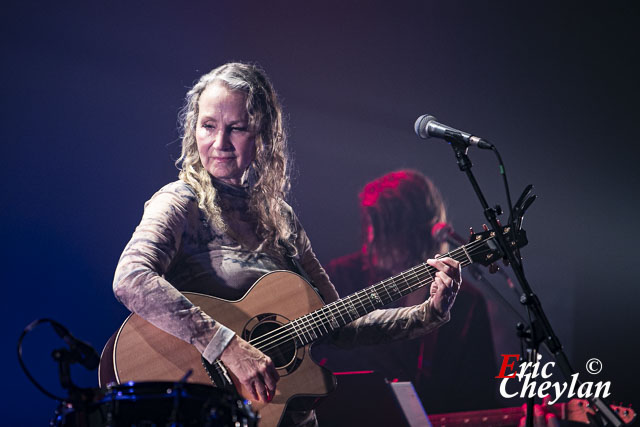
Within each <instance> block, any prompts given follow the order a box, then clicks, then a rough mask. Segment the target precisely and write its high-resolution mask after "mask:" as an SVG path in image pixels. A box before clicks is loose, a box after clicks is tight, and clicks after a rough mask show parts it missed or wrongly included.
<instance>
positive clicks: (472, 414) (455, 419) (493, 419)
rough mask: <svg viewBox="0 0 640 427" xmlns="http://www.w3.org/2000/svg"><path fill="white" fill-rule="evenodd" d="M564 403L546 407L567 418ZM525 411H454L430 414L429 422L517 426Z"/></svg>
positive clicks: (436, 426)
mask: <svg viewBox="0 0 640 427" xmlns="http://www.w3.org/2000/svg"><path fill="white" fill-rule="evenodd" d="M565 405H566V404H564V403H557V404H555V405H553V406H548V407H546V409H545V410H546V411H547V412H553V414H554V415H555V416H556V417H558V418H559V419H566V416H565ZM524 415H525V412H524V410H523V409H522V407H515V408H503V409H489V410H483V411H469V412H452V413H449V414H434V415H429V422H431V425H432V426H433V427H445V426H447V427H463V426H464V427H468V426H476V425H486V426H516V425H518V424H519V422H520V419H522V417H524Z"/></svg>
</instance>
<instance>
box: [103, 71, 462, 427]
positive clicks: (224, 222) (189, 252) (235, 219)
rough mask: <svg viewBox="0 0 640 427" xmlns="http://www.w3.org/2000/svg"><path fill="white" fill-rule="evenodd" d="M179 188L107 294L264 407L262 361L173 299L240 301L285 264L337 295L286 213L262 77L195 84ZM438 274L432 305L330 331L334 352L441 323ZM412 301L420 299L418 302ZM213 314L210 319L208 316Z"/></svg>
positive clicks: (446, 269) (138, 239)
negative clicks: (226, 374) (220, 366)
mask: <svg viewBox="0 0 640 427" xmlns="http://www.w3.org/2000/svg"><path fill="white" fill-rule="evenodd" d="M182 124H183V138H182V154H181V156H180V159H179V161H178V166H179V168H180V173H179V180H177V181H175V182H172V183H170V184H168V185H166V186H164V187H163V188H161V189H160V190H159V191H158V192H157V193H156V194H155V195H153V197H152V198H151V199H150V200H149V201H148V202H147V203H146V204H145V209H144V214H143V217H142V220H141V222H140V224H139V225H138V227H137V228H136V230H135V232H134V233H133V236H132V238H131V240H130V242H129V243H128V244H127V246H126V247H125V249H124V252H123V253H122V256H121V257H120V261H119V263H118V267H117V269H116V273H115V278H114V282H113V287H114V291H115V295H116V297H117V298H118V299H119V300H120V301H121V302H122V303H123V304H124V305H125V306H127V308H129V309H130V310H131V311H133V312H135V313H137V314H138V315H140V316H141V317H142V318H144V319H146V320H148V321H149V322H150V323H152V324H153V325H155V326H156V327H158V328H160V329H162V330H164V331H165V332H168V333H170V334H172V335H174V336H176V337H178V338H180V339H182V340H184V341H186V342H188V343H190V344H193V346H194V347H195V348H196V349H197V350H198V351H199V352H200V353H201V354H202V356H203V357H204V358H205V359H206V360H208V361H209V362H211V363H212V362H214V361H215V360H217V359H220V360H221V361H222V362H223V363H224V365H225V366H226V368H227V370H229V371H230V372H231V373H232V374H233V375H234V376H235V377H236V378H237V379H238V381H239V382H240V383H241V384H242V385H243V386H244V387H245V388H246V389H248V390H251V392H252V398H253V400H255V401H261V402H269V401H271V399H272V398H273V396H274V395H275V392H276V386H277V382H278V380H279V376H278V372H277V371H276V369H275V367H274V364H273V362H272V361H271V359H270V358H269V357H268V356H267V355H265V354H263V353H262V352H261V351H260V350H258V349H257V348H255V347H254V346H252V345H251V344H249V343H248V342H247V341H245V340H243V339H242V338H241V337H239V336H237V335H236V333H235V332H234V331H232V330H230V329H229V328H227V327H226V326H225V325H223V324H221V323H220V322H217V321H216V320H215V315H216V314H215V313H211V316H210V315H209V314H207V313H205V312H204V311H202V310H201V309H200V308H199V307H196V306H194V305H193V304H192V303H191V302H190V301H189V300H188V299H187V298H185V297H184V296H183V295H182V294H181V293H180V291H191V292H199V293H204V294H208V295H213V296H216V297H219V298H224V299H228V300H237V299H240V298H241V297H242V296H243V295H244V294H245V293H246V292H247V291H248V290H249V289H250V288H251V286H252V285H253V283H254V282H255V281H256V280H257V279H259V278H260V277H261V276H262V275H264V274H265V273H268V272H271V271H274V270H286V269H290V263H289V260H288V259H287V256H288V255H290V256H292V257H295V258H297V260H298V261H299V264H300V265H301V266H302V268H303V269H304V270H305V271H306V274H307V275H308V276H309V277H310V278H311V279H312V280H313V282H314V284H315V286H316V287H317V288H318V290H319V291H320V293H321V295H322V296H323V297H324V300H325V302H326V303H329V302H332V301H335V300H336V299H338V293H337V292H336V290H335V288H334V286H333V285H332V284H331V282H330V281H329V278H328V276H327V275H326V274H325V271H324V269H323V268H322V266H321V265H320V263H319V262H318V260H317V258H316V256H315V254H314V253H313V250H312V249H311V244H310V241H309V238H308V237H307V235H306V233H305V231H304V229H303V227H302V225H301V224H300V222H299V221H298V219H297V217H296V215H295V214H294V212H293V210H292V209H291V207H290V206H289V205H288V204H287V203H285V200H286V196H287V191H288V189H289V176H288V166H289V162H288V158H287V145H286V143H287V138H286V132H285V129H284V126H283V120H282V110H281V107H280V104H279V102H278V99H277V97H276V93H275V91H274V89H273V87H272V85H271V83H270V81H269V79H268V78H267V76H266V75H265V73H264V72H263V71H262V70H260V69H259V68H258V67H256V66H254V65H251V64H242V63H229V64H225V65H222V66H220V67H218V68H216V69H214V70H213V71H211V72H209V73H207V74H205V75H203V76H202V77H201V78H200V79H199V81H198V82H197V83H196V84H195V85H194V86H193V88H192V89H191V90H190V91H189V92H188V93H187V99H186V105H185V107H184V113H183V115H182ZM428 263H429V265H431V266H433V267H434V268H436V269H437V270H438V272H437V273H436V275H435V276H436V280H435V281H434V283H433V284H432V285H431V293H432V296H431V298H429V299H428V300H426V301H424V299H422V300H420V304H417V305H415V306H413V307H411V308H402V309H391V310H376V311H374V312H372V313H370V314H368V315H366V316H364V317H362V318H360V319H358V320H356V321H354V322H352V323H350V324H349V325H347V326H346V327H344V328H342V329H339V330H338V331H337V332H336V333H334V334H333V338H334V340H335V341H336V342H337V343H342V344H344V345H353V344H363V343H372V342H380V341H384V340H390V339H392V338H395V339H403V338H404V339H408V338H413V337H416V336H421V335H424V334H425V333H427V332H429V331H431V330H433V329H435V328H436V327H438V326H440V325H441V324H443V323H445V322H446V321H448V320H449V309H450V307H451V306H452V305H453V302H454V300H455V296H456V294H457V292H458V289H459V286H460V281H461V279H460V265H459V263H458V262H457V261H455V260H453V259H451V258H445V259H441V260H429V261H428ZM423 297H424V296H423ZM212 316H213V317H212ZM285 418H286V419H285V422H284V424H285V425H315V424H316V421H315V416H314V414H313V412H309V411H298V412H294V411H287V415H286V417H285Z"/></svg>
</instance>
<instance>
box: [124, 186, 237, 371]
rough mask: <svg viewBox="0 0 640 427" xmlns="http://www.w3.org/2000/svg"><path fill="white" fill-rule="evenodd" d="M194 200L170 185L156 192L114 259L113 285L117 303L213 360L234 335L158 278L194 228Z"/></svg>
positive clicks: (177, 187) (187, 193)
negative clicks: (187, 234) (116, 264)
mask: <svg viewBox="0 0 640 427" xmlns="http://www.w3.org/2000/svg"><path fill="white" fill-rule="evenodd" d="M198 220H199V219H198V209H197V201H196V198H195V195H194V194H193V193H192V192H191V191H190V189H189V188H188V187H186V186H184V185H176V184H175V183H173V184H169V185H167V186H165V187H164V188H163V189H161V190H160V191H158V192H157V193H156V194H155V195H154V196H153V197H152V198H151V199H150V200H149V201H148V202H147V203H146V204H145V209H144V215H143V217H142V220H141V222H140V224H139V225H138V227H137V228H136V230H135V232H134V233H133V236H132V237H131V240H130V241H129V243H128V244H127V246H126V247H125V249H124V252H123V253H122V255H121V257H120V261H119V262H118V266H117V268H116V273H115V277H114V281H113V289H114V293H115V295H116V297H117V299H118V300H119V301H120V302H122V304H124V305H125V306H126V307H127V308H128V309H129V310H131V311H132V312H134V313H137V314H138V315H140V316H141V317H143V318H144V319H146V320H147V321H149V322H150V323H152V324H153V325H155V326H156V327H158V328H160V329H162V330H163V331H165V332H167V333H170V334H171V335H174V336H176V337H177V338H180V339H182V340H184V341H186V342H188V343H190V344H193V345H194V346H195V347H196V348H197V349H198V351H200V353H202V354H203V356H204V357H205V358H206V359H207V360H209V361H213V360H215V359H216V358H217V357H218V356H219V355H220V353H221V352H222V350H224V348H225V347H226V345H227V344H228V342H229V341H230V340H231V338H233V336H234V333H233V331H231V330H230V329H228V328H226V327H224V326H223V325H221V324H219V323H217V322H215V321H214V320H213V319H212V318H211V317H210V316H209V315H207V314H206V313H204V312H203V311H202V310H200V308H198V307H196V306H194V305H193V304H192V303H191V302H190V301H189V300H188V299H187V298H185V297H184V296H183V295H182V294H181V293H180V292H179V291H178V289H176V287H174V286H173V285H172V284H171V283H169V281H167V280H166V279H165V278H164V277H163V276H164V275H165V274H166V273H167V272H168V270H169V268H170V266H171V265H172V263H174V262H175V261H176V258H177V255H178V252H179V251H180V248H181V246H182V243H183V242H182V240H183V238H184V235H185V231H186V230H187V228H188V227H189V225H190V223H194V222H197V221H198Z"/></svg>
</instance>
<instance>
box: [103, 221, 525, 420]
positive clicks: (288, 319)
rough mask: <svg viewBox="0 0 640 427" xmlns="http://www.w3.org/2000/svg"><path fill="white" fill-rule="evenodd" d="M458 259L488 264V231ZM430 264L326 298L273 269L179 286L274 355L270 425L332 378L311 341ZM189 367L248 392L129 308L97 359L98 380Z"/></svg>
mask: <svg viewBox="0 0 640 427" xmlns="http://www.w3.org/2000/svg"><path fill="white" fill-rule="evenodd" d="M499 232H500V233H502V234H503V235H504V237H505V240H506V242H507V244H508V245H509V246H512V247H522V246H524V245H525V244H526V243H527V242H526V235H525V232H524V231H523V230H515V229H512V228H511V227H508V226H505V227H503V228H502V229H501V230H499ZM446 256H449V257H451V258H453V259H455V260H457V261H459V262H460V263H461V265H462V266H463V267H465V266H468V265H470V264H472V263H480V264H483V265H489V264H491V263H493V262H495V261H497V260H499V259H500V258H502V257H503V253H502V251H501V249H500V248H499V245H498V244H497V242H496V236H495V234H494V232H492V231H485V232H482V233H477V234H474V235H472V236H471V241H470V243H468V244H466V245H463V246H461V247H459V248H457V249H455V250H452V251H450V252H449V253H447V254H444V255H442V256H441V257H446ZM436 271H437V270H436V269H435V268H433V267H431V266H429V265H428V264H426V263H423V264H420V265H417V266H415V267H413V268H410V269H409V270H406V271H403V272H402V273H400V274H398V275H395V276H393V277H390V278H389V279H386V280H383V281H382V282H379V283H376V284H375V285H372V286H370V287H368V288H365V289H363V290H360V291H358V292H356V293H354V294H352V295H349V296H347V297H345V298H342V299H339V300H337V301H334V302H332V303H330V304H326V305H325V304H324V302H323V301H322V299H321V298H320V296H319V295H318V294H317V292H316V291H315V290H314V289H313V287H312V286H310V285H309V283H307V282H306V281H305V280H304V279H303V278H302V277H300V276H299V275H297V274H295V273H292V272H288V271H274V272H271V273H268V274H265V275H264V276H262V277H261V278H260V279H259V280H258V281H257V282H256V283H255V284H254V285H253V286H252V287H251V289H250V290H249V291H248V292H247V293H246V294H245V295H244V297H242V298H241V299H240V300H238V301H228V300H223V299H220V298H216V297H212V296H208V295H203V294H197V293H191V292H184V295H185V296H186V297H187V298H188V299H189V300H190V301H191V302H192V303H193V304H194V305H196V306H198V307H200V308H201V309H202V310H204V311H205V312H206V313H207V314H209V315H211V316H212V317H213V318H214V319H216V321H219V322H220V323H222V324H223V325H225V326H226V327H228V328H230V329H231V330H233V331H234V332H235V333H236V334H238V335H239V336H241V337H242V338H243V339H245V340H246V341H248V342H249V343H251V344H252V345H253V346H254V347H256V348H258V349H259V350H260V351H262V352H263V353H265V354H267V355H268V356H269V357H270V358H271V359H272V361H273V363H274V365H275V366H276V369H277V370H278V373H279V374H280V381H279V382H278V386H277V389H276V395H275V396H274V397H273V399H272V400H271V401H270V402H269V403H264V402H257V401H252V402H251V403H252V407H253V409H254V410H255V411H257V412H258V413H259V415H260V418H261V421H260V425H262V426H276V425H278V424H279V423H280V421H281V420H282V415H283V413H284V411H285V409H286V408H287V407H288V406H289V405H293V407H295V404H296V403H297V402H299V401H300V400H304V401H305V404H307V403H308V400H309V399H304V398H311V399H314V400H315V399H317V398H319V397H322V396H326V395H327V394H328V393H329V392H331V391H332V390H333V389H334V388H335V386H336V380H335V377H334V376H333V374H331V372H329V371H328V370H327V369H325V368H323V367H321V366H319V365H317V364H316V363H315V362H314V361H313V360H312V359H311V357H310V356H309V351H310V345H311V344H312V343H313V342H315V341H316V340H318V339H319V338H321V337H323V336H325V335H327V334H330V333H331V332H332V331H334V330H336V329H338V328H340V327H342V326H344V325H346V324H348V323H350V322H352V321H354V320H356V319H358V318H360V317H362V316H364V315H366V314H367V313H370V312H372V311H374V310H376V309H379V308H382V307H384V306H385V305H387V304H389V303H391V302H393V301H396V300H398V299H399V298H402V297H403V296H405V295H407V294H409V293H411V292H413V291H416V290H418V289H420V288H422V287H424V286H428V285H430V284H431V283H432V282H433V280H434V277H435V273H436ZM190 370H191V371H192V375H191V376H189V377H188V379H187V382H193V383H202V384H209V385H214V386H216V387H224V388H231V387H234V388H235V389H236V390H237V392H238V393H239V394H240V395H242V396H243V397H244V398H246V399H249V400H251V399H250V396H251V394H250V393H249V392H248V391H247V390H245V389H243V388H242V387H240V386H239V383H238V382H237V381H236V378H234V376H233V375H232V374H231V373H230V372H228V371H227V370H226V369H225V367H224V365H223V364H222V362H220V361H219V360H216V361H215V362H214V363H212V364H209V363H208V362H206V361H205V360H204V359H203V358H202V357H201V355H200V353H199V352H198V351H197V350H196V348H195V347H194V346H192V345H190V344H188V343H186V342H184V341H182V340H180V339H178V338H176V337H174V336H172V335H170V334H168V333H166V332H164V331H162V330H160V329H158V328H156V327H155V326H153V325H152V324H151V323H149V322H147V321H146V320H144V319H143V318H141V317H140V316H138V315H136V314H131V315H130V316H129V317H128V318H127V319H126V320H125V321H124V323H123V324H122V326H121V327H120V329H119V330H118V331H117V332H116V333H115V334H114V336H112V337H111V339H110V340H109V342H107V345H106V346H105V348H104V350H103V353H102V357H101V362H100V370H99V376H100V384H101V385H105V384H108V383H110V382H116V383H118V384H122V383H125V382H128V381H177V380H178V379H180V378H182V377H184V376H185V373H186V372H188V371H190Z"/></svg>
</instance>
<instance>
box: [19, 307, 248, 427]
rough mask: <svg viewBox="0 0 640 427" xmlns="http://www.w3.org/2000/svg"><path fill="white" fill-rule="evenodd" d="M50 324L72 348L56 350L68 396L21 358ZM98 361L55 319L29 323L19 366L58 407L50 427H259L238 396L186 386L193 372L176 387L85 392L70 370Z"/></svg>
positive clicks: (131, 385) (137, 385)
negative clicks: (33, 336) (34, 334)
mask: <svg viewBox="0 0 640 427" xmlns="http://www.w3.org/2000/svg"><path fill="white" fill-rule="evenodd" d="M44 323H48V324H50V325H51V326H52V327H53V330H54V331H55V332H56V333H57V334H58V335H59V336H60V338H62V339H63V340H64V342H65V343H66V344H67V346H68V348H58V349H55V350H53V352H52V353H51V356H52V357H53V359H54V360H55V361H56V362H57V363H58V374H59V376H60V384H61V385H62V388H64V389H65V390H66V391H67V393H68V395H67V396H66V397H61V396H57V395H55V394H53V393H51V392H50V391H49V390H47V389H46V388H44V387H43V386H42V385H41V384H40V383H39V382H38V381H37V380H36V378H35V377H34V376H33V375H32V374H31V373H30V371H29V369H28V368H27V366H26V364H25V363H24V360H23V357H22V341H23V339H24V337H25V336H26V335H27V333H29V332H30V331H32V330H33V329H34V328H35V327H36V326H38V325H40V324H44ZM99 359H100V357H99V355H98V354H97V352H96V350H95V349H94V348H93V347H91V346H90V345H89V344H88V343H86V342H84V341H81V340H78V339H77V338H75V337H74V336H73V335H71V333H70V332H69V331H68V330H67V329H66V328H65V327H64V326H63V325H62V324H60V323H58V322H56V321H55V320H53V319H47V318H44V319H37V320H35V321H33V322H31V323H30V324H29V325H28V326H27V327H26V328H25V329H24V330H23V332H22V334H21V335H20V338H19V339H18V361H19V363H20V366H21V367H22V370H23V371H24V373H25V375H26V376H27V378H28V379H29V380H30V381H31V382H32V383H33V384H34V385H35V386H36V388H38V390H40V391H41V392H42V393H43V394H45V395H46V396H48V397H50V398H52V399H55V400H57V401H58V402H59V405H58V406H57V408H56V410H55V413H54V415H53V418H52V419H51V420H50V422H49V425H50V426H52V427H120V426H136V427H152V426H153V427H169V426H170V427H195V426H203V427H255V426H257V424H258V419H259V417H258V415H257V414H256V413H255V412H253V410H252V408H251V403H250V402H249V401H247V400H245V399H243V398H242V397H241V396H240V395H238V394H237V393H236V392H235V390H226V389H222V388H216V387H213V386H209V385H205V384H197V383H187V379H188V378H189V376H190V375H191V374H192V371H191V370H189V372H187V373H186V375H185V376H184V377H183V378H182V379H180V380H179V381H177V382H133V381H130V382H126V383H121V384H118V383H116V382H111V383H109V384H107V385H106V386H105V387H103V388H81V387H78V386H76V385H75V384H74V383H73V381H72V380H71V370H70V366H71V365H72V364H80V365H82V366H84V367H85V368H86V369H88V370H94V369H96V368H97V367H98V362H99Z"/></svg>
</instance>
